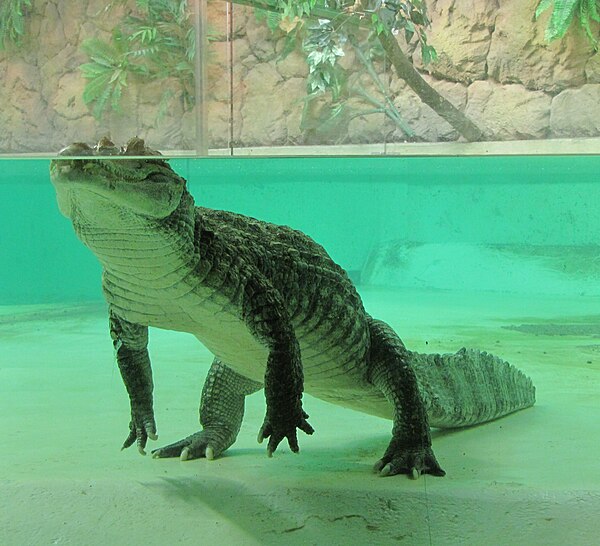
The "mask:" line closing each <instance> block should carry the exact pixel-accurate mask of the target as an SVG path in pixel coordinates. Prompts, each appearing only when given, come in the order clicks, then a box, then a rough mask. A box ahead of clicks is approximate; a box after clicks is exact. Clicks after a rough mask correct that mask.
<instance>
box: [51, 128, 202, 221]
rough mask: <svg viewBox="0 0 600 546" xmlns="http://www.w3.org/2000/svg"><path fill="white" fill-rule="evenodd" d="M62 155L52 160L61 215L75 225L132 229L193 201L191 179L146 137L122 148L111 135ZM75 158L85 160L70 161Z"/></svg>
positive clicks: (65, 151) (53, 180) (76, 144)
mask: <svg viewBox="0 0 600 546" xmlns="http://www.w3.org/2000/svg"><path fill="white" fill-rule="evenodd" d="M59 155H60V156H62V157H63V158H64V159H63V158H61V159H54V160H52V162H51V163H50V179H51V180H52V183H53V184H54V187H55V189H56V196H57V200H58V206H59V209H60V211H61V213H62V214H63V215H65V216H66V217H68V218H70V219H71V220H72V221H73V223H74V224H87V225H94V226H97V227H127V226H128V225H131V224H134V225H135V224H139V221H151V220H153V219H154V220H159V219H162V218H165V217H167V216H169V215H171V214H172V213H173V212H174V211H175V210H176V209H177V208H178V207H179V206H180V204H181V203H182V200H184V201H186V202H187V201H190V200H191V198H190V196H189V193H188V192H187V190H186V189H185V180H184V179H183V178H181V177H180V176H179V175H177V173H175V172H174V171H173V169H171V167H170V166H169V164H168V163H167V162H166V161H165V160H164V159H161V158H160V153H159V152H157V151H154V150H151V149H149V148H147V147H146V146H145V144H144V141H143V140H142V139H140V138H137V137H136V138H132V139H131V140H130V141H129V142H128V143H127V145H126V146H124V147H122V148H118V147H116V146H115V145H114V144H113V143H112V142H111V141H110V140H109V139H108V138H103V139H101V140H100V141H99V142H98V144H96V145H95V146H94V147H93V148H92V147H90V146H88V145H87V144H84V143H75V144H71V145H70V146H67V147H66V148H64V149H63V150H61V151H60V153H59ZM69 156H77V157H79V158H80V159H68V158H69ZM82 156H83V157H84V159H81V157H82ZM98 156H115V158H114V159H106V158H104V159H100V158H99V157H98ZM127 156H148V158H147V159H146V157H144V158H142V159H139V158H133V157H132V158H131V159H129V158H127Z"/></svg>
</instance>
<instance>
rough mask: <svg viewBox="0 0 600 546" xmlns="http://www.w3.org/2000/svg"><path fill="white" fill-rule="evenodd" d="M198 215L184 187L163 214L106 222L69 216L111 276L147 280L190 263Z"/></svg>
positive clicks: (193, 254)
mask: <svg viewBox="0 0 600 546" xmlns="http://www.w3.org/2000/svg"><path fill="white" fill-rule="evenodd" d="M198 221H199V219H197V218H196V215H195V207H194V200H193V198H192V196H191V195H190V194H189V193H188V192H187V191H186V192H185V193H184V195H183V196H182V198H181V202H180V203H179V206H178V207H177V208H176V209H175V210H174V211H173V213H172V214H170V215H169V216H168V217H166V218H161V219H153V218H144V217H141V216H132V217H130V218H126V217H125V218H123V220H122V221H120V222H114V223H113V224H112V225H110V226H104V225H98V224H94V223H92V222H87V221H78V220H77V219H73V226H74V228H75V232H76V233H77V236H78V237H79V238H80V239H81V240H82V241H83V243H84V244H85V245H86V246H87V247H89V248H90V250H92V252H93V253H94V254H95V255H96V256H97V257H98V259H99V261H100V262H101V264H102V266H103V267H104V270H105V271H106V272H107V273H109V274H110V275H111V276H115V277H125V276H126V277H130V276H132V275H133V276H135V277H137V278H140V279H145V280H150V279H153V278H160V277H161V276H164V275H165V274H171V273H173V272H175V271H180V272H181V273H182V274H185V271H184V270H187V269H188V267H190V268H191V267H194V265H195V262H196V261H197V252H195V242H194V233H195V229H196V223H197V222H198Z"/></svg>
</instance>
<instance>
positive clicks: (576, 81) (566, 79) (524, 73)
mask: <svg viewBox="0 0 600 546" xmlns="http://www.w3.org/2000/svg"><path fill="white" fill-rule="evenodd" d="M537 4H538V0H504V1H503V2H501V4H500V7H499V9H498V15H497V18H496V31H495V32H494V34H493V36H492V44H491V47H490V52H489V54H488V59H487V60H488V73H489V75H490V76H491V77H492V78H493V79H495V80H497V81H499V82H500V83H521V84H523V85H524V86H525V87H527V88H528V89H542V90H544V91H549V92H552V93H557V92H559V91H561V90H562V89H565V88H567V87H577V86H580V85H582V84H583V83H585V65H586V62H587V61H588V59H589V58H590V56H591V55H592V48H591V46H590V45H589V44H588V42H587V40H586V38H585V36H584V34H583V32H581V31H580V29H578V28H575V29H571V30H570V31H568V32H567V34H566V35H565V38H564V39H562V40H556V41H554V42H552V43H547V42H546V41H545V40H544V30H545V28H546V25H547V22H548V17H549V16H550V10H548V11H547V12H546V13H544V14H542V16H541V17H540V19H539V20H538V21H536V22H534V21H533V20H532V19H533V18H532V14H533V13H534V12H535V8H536V6H537Z"/></svg>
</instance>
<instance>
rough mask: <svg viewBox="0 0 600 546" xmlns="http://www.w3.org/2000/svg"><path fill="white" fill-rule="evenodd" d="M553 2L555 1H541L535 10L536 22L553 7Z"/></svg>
mask: <svg viewBox="0 0 600 546" xmlns="http://www.w3.org/2000/svg"><path fill="white" fill-rule="evenodd" d="M553 1H554V0H540V3H539V4H538V6H537V8H536V10H535V19H536V21H537V19H538V18H539V16H540V15H541V14H542V13H543V12H544V11H546V10H547V9H548V8H549V7H550V6H551V5H552V2H553Z"/></svg>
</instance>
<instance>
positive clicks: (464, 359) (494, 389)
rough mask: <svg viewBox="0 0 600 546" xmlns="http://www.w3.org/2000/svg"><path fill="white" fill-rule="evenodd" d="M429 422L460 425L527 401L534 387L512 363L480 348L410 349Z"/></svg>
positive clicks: (494, 415) (495, 415)
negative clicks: (450, 350)
mask: <svg viewBox="0 0 600 546" xmlns="http://www.w3.org/2000/svg"><path fill="white" fill-rule="evenodd" d="M410 364H411V366H412V368H413V369H414V371H415V375H416V376H417V381H418V383H419V387H420V390H421V396H422V397H423V401H424V403H425V407H426V409H427V415H428V416H429V425H430V426H432V427H438V428H455V427H466V426H469V425H477V424H479V423H485V422H486V421H491V420H492V419H497V418H498V417H502V416H503V415H507V414H509V413H512V412H513V411H518V410H520V409H523V408H528V407H530V406H533V404H534V403H535V387H534V386H533V383H532V382H531V379H530V378H529V377H527V376H526V375H525V374H524V373H523V372H521V371H519V370H517V368H515V367H514V366H512V365H511V364H509V363H508V362H505V361H503V360H501V359H500V358H498V357H496V356H494V355H491V354H489V353H486V352H482V351H477V350H471V349H464V348H463V349H461V350H460V351H458V352H457V353H454V354H443V355H439V354H420V353H413V352H411V353H410Z"/></svg>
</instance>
